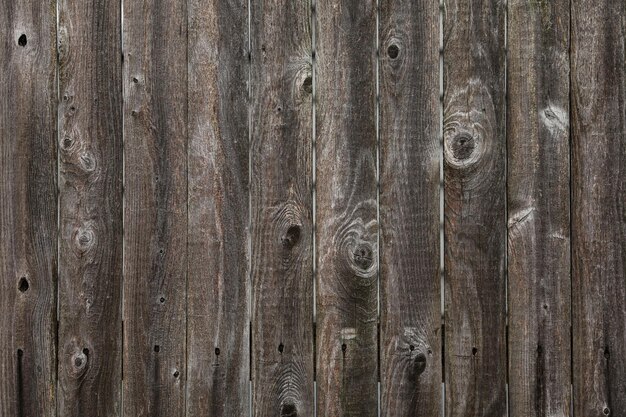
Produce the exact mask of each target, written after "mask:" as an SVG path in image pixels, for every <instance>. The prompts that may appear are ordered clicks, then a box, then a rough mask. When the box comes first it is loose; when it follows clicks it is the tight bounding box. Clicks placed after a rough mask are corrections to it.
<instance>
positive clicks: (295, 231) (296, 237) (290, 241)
mask: <svg viewBox="0 0 626 417" xmlns="http://www.w3.org/2000/svg"><path fill="white" fill-rule="evenodd" d="M300 230H301V227H300V225H297V224H294V225H291V226H289V228H288V229H287V232H285V235H284V236H283V237H282V238H281V242H282V244H283V247H284V248H285V249H291V248H293V247H294V246H296V244H297V243H298V242H299V241H300Z"/></svg>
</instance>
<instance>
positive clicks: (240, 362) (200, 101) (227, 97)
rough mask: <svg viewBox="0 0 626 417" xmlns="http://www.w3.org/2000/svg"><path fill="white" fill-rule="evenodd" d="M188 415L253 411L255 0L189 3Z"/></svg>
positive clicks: (246, 412)
mask: <svg viewBox="0 0 626 417" xmlns="http://www.w3.org/2000/svg"><path fill="white" fill-rule="evenodd" d="M188 13H189V29H188V30H189V52H188V53H189V56H188V62H189V64H188V71H189V72H188V74H189V92H188V97H189V99H188V102H189V110H188V111H189V123H188V129H189V148H188V164H189V177H188V178H189V195H188V210H189V224H188V231H189V237H188V239H189V246H188V247H189V255H188V256H189V278H188V295H187V322H188V336H187V340H188V358H187V403H186V407H187V415H189V416H206V415H209V416H214V417H219V416H232V417H235V416H237V417H239V416H243V415H247V414H248V411H249V406H248V402H249V378H250V370H249V367H250V347H249V343H250V336H249V330H250V314H249V284H248V283H249V277H248V221H249V215H248V76H249V60H248V2H247V0H245V1H244V0H236V1H231V0H193V1H190V2H189V11H188Z"/></svg>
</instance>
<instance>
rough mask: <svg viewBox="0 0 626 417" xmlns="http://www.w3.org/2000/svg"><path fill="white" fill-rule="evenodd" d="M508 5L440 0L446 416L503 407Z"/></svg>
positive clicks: (498, 414) (496, 411)
mask: <svg viewBox="0 0 626 417" xmlns="http://www.w3.org/2000/svg"><path fill="white" fill-rule="evenodd" d="M504 12H505V3H504V2H502V1H500V0H489V1H488V0H482V1H474V0H446V1H445V4H444V22H443V23H444V57H443V59H444V177H445V178H444V181H445V183H444V188H445V196H444V199H445V207H444V216H445V223H444V239H445V240H444V244H445V254H444V258H445V261H444V262H445V271H446V281H445V285H446V286H445V325H446V328H445V329H446V334H445V339H446V340H445V349H446V352H445V360H446V364H445V373H446V375H445V381H446V415H447V416H449V417H454V416H463V417H474V416H490V417H502V416H504V415H506V390H505V385H506V335H505V277H504V266H505V239H506V237H505V235H506V219H505V193H506V192H505V168H504V167H505V153H504V150H505V132H504V126H505V123H504V122H505V111H504V105H505V100H504V98H505V97H504V91H505V86H504V79H505V77H504V75H505V65H504V62H505V52H504V23H505V22H504Z"/></svg>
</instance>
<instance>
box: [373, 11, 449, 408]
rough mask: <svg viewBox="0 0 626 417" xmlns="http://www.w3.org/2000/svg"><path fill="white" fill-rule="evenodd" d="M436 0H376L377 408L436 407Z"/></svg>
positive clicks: (438, 332)
mask: <svg viewBox="0 0 626 417" xmlns="http://www.w3.org/2000/svg"><path fill="white" fill-rule="evenodd" d="M439 134H440V113H439V2H438V1H436V0H421V1H413V0H383V1H381V2H380V230H381V231H380V233H381V249H380V269H381V271H380V279H381V283H380V291H381V294H380V299H381V306H380V310H381V311H380V314H381V318H380V321H381V324H380V326H381V329H380V331H381V334H380V365H379V366H380V375H381V404H380V408H381V415H382V416H398V417H400V416H405V417H409V416H410V417H419V416H429V417H431V416H437V415H439V413H440V410H441V400H442V398H441V377H442V375H441V372H442V369H441V368H442V366H441V285H440V279H439V273H440V270H439V252H440V251H439V204H440V199H439V197H440V195H439V172H440V160H441V146H440V136H439Z"/></svg>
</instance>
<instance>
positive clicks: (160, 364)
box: [123, 0, 187, 417]
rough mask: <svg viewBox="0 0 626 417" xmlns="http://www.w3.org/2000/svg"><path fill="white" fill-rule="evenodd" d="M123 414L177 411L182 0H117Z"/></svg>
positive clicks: (183, 224) (182, 339)
mask: <svg viewBox="0 0 626 417" xmlns="http://www.w3.org/2000/svg"><path fill="white" fill-rule="evenodd" d="M123 41H124V78H123V84H124V118H125V120H124V143H125V147H124V149H125V154H124V174H125V175H124V190H125V198H124V312H123V316H124V383H123V396H124V405H123V410H124V415H126V416H137V417H143V416H150V417H157V416H163V417H176V416H183V415H184V414H185V381H186V379H187V376H186V372H185V370H186V360H185V356H186V355H185V352H186V331H185V330H186V316H185V308H186V298H187V297H186V280H187V279H186V278H187V10H186V1H184V0H172V1H167V2H164V1H157V0H139V1H125V2H124V33H123Z"/></svg>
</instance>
